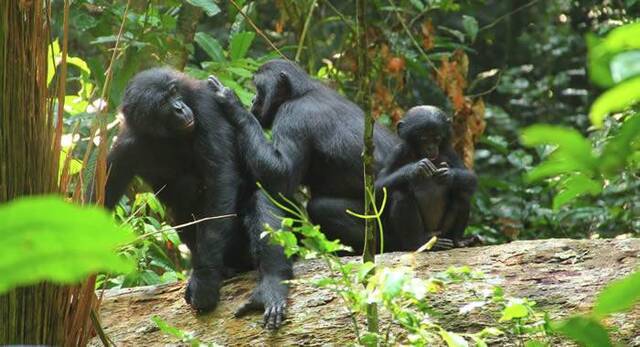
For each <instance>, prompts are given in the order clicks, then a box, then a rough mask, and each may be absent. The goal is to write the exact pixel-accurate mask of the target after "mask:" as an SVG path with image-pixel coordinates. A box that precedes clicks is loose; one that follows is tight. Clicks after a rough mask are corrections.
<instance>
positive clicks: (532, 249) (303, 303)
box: [91, 239, 640, 346]
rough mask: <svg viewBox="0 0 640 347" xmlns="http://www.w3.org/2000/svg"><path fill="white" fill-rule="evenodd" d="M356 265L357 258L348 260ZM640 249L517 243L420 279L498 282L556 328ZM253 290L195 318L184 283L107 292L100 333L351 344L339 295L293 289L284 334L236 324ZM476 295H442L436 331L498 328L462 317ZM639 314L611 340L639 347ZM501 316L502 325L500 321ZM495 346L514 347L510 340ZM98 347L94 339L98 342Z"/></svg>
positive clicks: (463, 257)
mask: <svg viewBox="0 0 640 347" xmlns="http://www.w3.org/2000/svg"><path fill="white" fill-rule="evenodd" d="M401 255H402V253H390V254H385V255H382V256H379V257H378V258H377V259H378V260H379V261H380V262H382V263H383V264H385V265H395V264H398V263H399V262H400V257H401ZM347 259H348V260H351V261H357V258H353V257H351V258H347ZM639 264H640V239H621V240H569V239H550V240H537V241H517V242H512V243H509V244H504V245H499V246H486V247H474V248H464V249H454V250H451V251H446V252H427V253H422V254H419V255H418V256H417V257H416V271H417V273H419V274H420V275H424V277H428V276H430V275H432V274H433V273H435V272H438V271H444V270H446V269H447V268H448V267H450V266H460V265H469V266H470V267H472V268H473V269H477V270H480V271H482V272H483V273H485V274H487V275H490V276H497V278H499V279H501V283H500V285H501V286H502V288H503V289H504V291H505V295H508V296H512V297H526V298H528V299H531V300H534V301H536V302H537V304H536V307H537V310H540V311H545V312H548V313H549V314H550V316H551V317H552V318H554V319H555V318H560V317H563V316H567V315H569V314H573V313H578V312H584V311H587V310H588V309H589V308H590V306H591V304H592V302H593V300H594V298H595V295H596V294H597V293H598V291H599V290H600V289H601V288H602V287H603V286H604V285H605V284H607V283H608V282H610V281H611V280H613V279H616V278H620V277H622V276H624V275H626V274H628V273H630V272H631V271H633V270H635V269H637V268H638V265H639ZM295 274H296V277H297V278H309V277H311V276H317V275H328V272H327V269H326V268H325V266H324V264H323V263H322V262H320V261H301V262H298V263H297V264H296V265H295ZM254 285H255V273H248V274H243V275H240V276H238V277H235V278H233V279H230V280H228V281H226V282H225V285H224V287H223V288H222V292H221V300H220V304H219V306H218V308H217V309H216V310H215V311H214V312H212V313H210V314H207V315H196V314H195V313H194V312H193V311H192V310H191V309H190V308H189V307H188V306H187V305H186V304H185V302H184V299H183V291H184V282H181V283H173V284H168V285H160V286H151V287H138V288H128V289H120V290H107V291H106V292H105V295H104V299H103V302H102V305H101V309H100V317H101V323H102V326H103V328H104V330H105V332H106V334H107V335H108V336H109V338H110V339H111V340H113V342H114V343H115V344H116V345H117V346H123V345H135V346H152V345H166V344H176V343H180V341H179V340H178V339H177V338H175V337H173V336H170V335H167V334H166V333H164V332H162V331H160V330H159V329H158V327H157V326H156V324H155V323H154V322H152V321H151V319H150V318H151V317H152V316H159V317H160V318H162V319H163V320H164V321H166V322H167V323H168V324H170V325H172V326H175V327H177V328H179V329H182V330H184V331H189V332H192V333H193V335H194V336H195V337H197V338H198V339H199V340H200V341H202V342H206V343H216V344H220V345H229V346H238V345H249V344H252V345H277V346H282V345H305V346H307V345H345V344H348V343H352V342H353V341H354V332H353V328H352V325H351V317H350V315H349V313H348V312H347V311H346V309H345V307H344V305H343V303H342V301H341V300H340V299H339V298H338V297H336V296H335V295H334V294H333V293H332V292H330V291H329V290H325V289H317V288H313V287H311V286H309V285H304V284H296V285H294V286H293V287H292V290H291V295H290V303H289V308H288V313H287V317H288V319H287V322H286V324H285V325H284V327H282V328H281V329H280V330H279V331H277V332H274V333H272V332H268V331H264V330H263V328H262V327H261V324H260V323H261V318H262V317H261V314H260V313H256V314H255V315H250V316H247V317H245V318H234V317H233V311H234V310H235V309H236V308H237V307H238V306H239V305H240V304H241V303H242V302H244V301H245V300H246V299H247V297H248V295H249V293H250V292H251V290H252V289H253V287H254ZM472 295H473V294H472V293H469V292H468V291H464V290H462V289H460V288H456V287H455V286H451V287H449V286H448V287H447V288H446V289H445V290H444V291H443V292H442V293H438V294H436V297H435V299H436V300H435V301H437V303H436V304H434V305H435V306H436V308H437V309H438V310H439V311H440V312H442V313H443V315H442V316H441V317H439V318H438V321H439V323H440V324H441V325H442V326H443V327H445V328H446V329H448V330H451V331H455V332H470V333H473V332H477V331H480V330H482V328H484V327H486V326H494V327H495V326H498V323H497V318H496V317H499V315H497V313H496V312H490V311H489V310H482V311H481V312H469V313H466V312H465V313H462V312H461V311H460V308H461V307H462V306H464V305H465V304H467V303H469V302H470V301H474V300H477V299H474V298H473V297H472ZM638 306H640V305H637V306H636V307H635V308H634V309H633V310H632V311H631V312H628V313H624V314H616V315H613V316H612V317H610V318H609V319H608V320H607V323H608V324H610V325H611V326H615V327H616V329H614V330H615V331H614V332H613V336H614V338H615V339H616V340H617V341H618V342H621V343H622V344H623V345H628V346H634V345H635V346H640V307H638ZM496 315H497V316H496ZM499 339H501V340H498V341H497V343H498V344H499V345H512V344H515V343H517V341H515V339H514V338H513V336H511V337H510V336H507V335H503V336H502V337H500V338H499ZM91 343H92V344H93V345H101V343H100V341H99V340H98V339H97V338H94V339H93V340H92V342H91Z"/></svg>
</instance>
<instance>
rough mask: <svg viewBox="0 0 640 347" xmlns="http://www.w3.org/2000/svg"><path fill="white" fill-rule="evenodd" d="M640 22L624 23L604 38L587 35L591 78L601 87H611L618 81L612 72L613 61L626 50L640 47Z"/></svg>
mask: <svg viewBox="0 0 640 347" xmlns="http://www.w3.org/2000/svg"><path fill="white" fill-rule="evenodd" d="M639 36H640V23H633V24H627V25H623V26H621V27H618V28H615V29H613V30H611V32H610V33H609V34H608V35H607V36H606V37H605V38H604V39H601V38H598V37H597V36H595V35H593V34H590V35H588V36H587V46H588V48H589V55H588V66H589V76H590V77H591V80H592V81H593V82H594V83H596V84H598V85H599V86H601V87H611V86H613V85H614V84H615V83H616V81H615V80H614V77H613V75H612V73H611V61H612V60H614V58H615V57H616V55H618V54H619V53H622V52H625V51H631V50H636V49H640V40H638V37H639Z"/></svg>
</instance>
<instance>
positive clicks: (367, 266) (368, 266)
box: [358, 261, 376, 282]
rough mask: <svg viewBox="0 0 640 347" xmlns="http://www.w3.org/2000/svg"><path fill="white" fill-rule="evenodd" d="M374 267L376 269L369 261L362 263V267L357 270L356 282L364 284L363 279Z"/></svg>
mask: <svg viewBox="0 0 640 347" xmlns="http://www.w3.org/2000/svg"><path fill="white" fill-rule="evenodd" d="M375 267H376V264H374V263H372V262H370V261H368V262H366V263H362V265H360V268H359V269H358V281H360V282H364V279H365V278H366V277H367V275H368V274H369V273H370V272H371V270H373V269H374V268H375Z"/></svg>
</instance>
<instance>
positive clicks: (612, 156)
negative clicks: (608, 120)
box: [600, 113, 640, 175]
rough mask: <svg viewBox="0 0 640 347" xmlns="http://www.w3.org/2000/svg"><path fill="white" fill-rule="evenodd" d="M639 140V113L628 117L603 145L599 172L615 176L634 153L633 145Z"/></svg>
mask: <svg viewBox="0 0 640 347" xmlns="http://www.w3.org/2000/svg"><path fill="white" fill-rule="evenodd" d="M639 139H640V113H636V114H634V115H633V116H630V117H628V118H627V119H626V120H625V121H624V122H623V123H622V126H621V127H620V129H619V131H618V133H617V134H616V135H614V136H613V137H612V138H611V139H609V141H608V142H607V144H606V145H605V147H604V149H603V151H602V154H601V155H600V162H601V163H602V164H601V171H602V172H603V173H605V174H611V175H616V174H618V172H619V171H620V170H622V169H623V168H624V166H625V165H626V164H627V162H628V161H629V159H630V158H631V157H632V155H633V154H634V153H635V152H636V150H635V149H634V147H633V143H634V142H635V141H638V140H639Z"/></svg>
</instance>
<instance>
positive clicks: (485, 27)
mask: <svg viewBox="0 0 640 347" xmlns="http://www.w3.org/2000/svg"><path fill="white" fill-rule="evenodd" d="M538 1H540V0H532V1H530V2H528V3H526V4H524V5H522V6H520V7H518V8H516V9H515V10H513V11H511V12H509V13H506V14H503V15H502V16H500V17H498V18H496V19H495V20H494V21H493V22H491V23H489V24H487V25H485V26H483V27H482V28H480V29H479V30H478V32H480V31H483V30H486V29H489V28H491V27H493V26H494V25H496V24H498V22H500V21H501V20H503V19H505V18H507V17H509V16H511V15H513V14H515V13H517V12H520V11H522V10H524V9H525V8H527V7H530V6H532V5H533V4H535V3H536V2H538Z"/></svg>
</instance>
